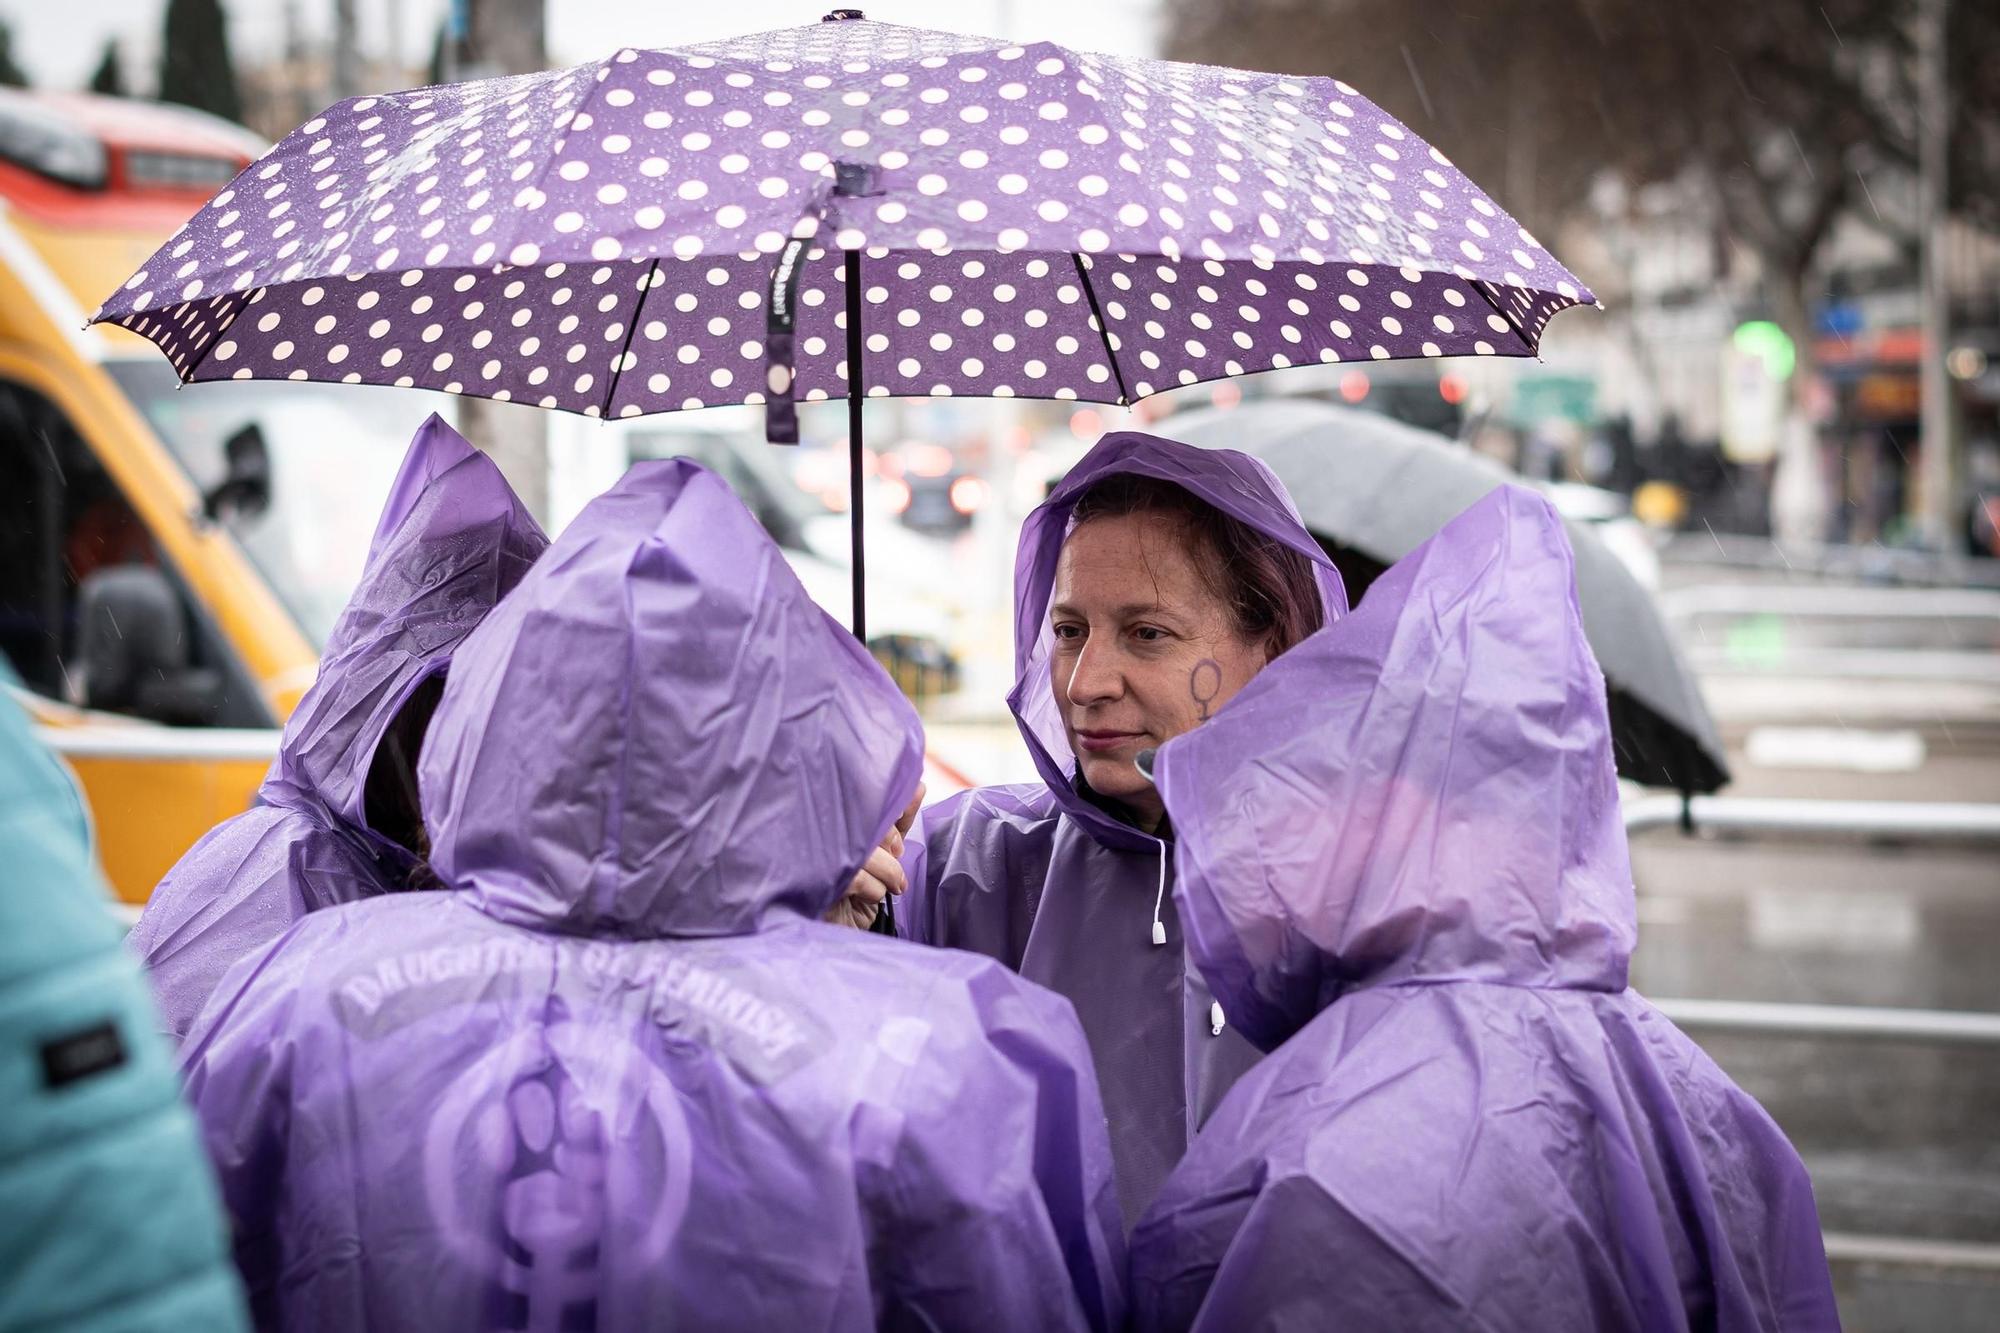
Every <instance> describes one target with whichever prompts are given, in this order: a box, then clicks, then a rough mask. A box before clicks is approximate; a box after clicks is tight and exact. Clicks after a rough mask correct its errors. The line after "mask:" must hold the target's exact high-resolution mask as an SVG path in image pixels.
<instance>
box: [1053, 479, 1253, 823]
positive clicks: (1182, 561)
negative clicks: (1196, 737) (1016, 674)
mask: <svg viewBox="0 0 2000 1333" xmlns="http://www.w3.org/2000/svg"><path fill="white" fill-rule="evenodd" d="M1195 558H1196V555H1195V553H1192V552H1190V551H1189V550H1188V549H1187V543H1186V541H1185V540H1184V538H1183V535H1182V529H1181V525H1180V524H1179V523H1178V522H1177V521H1176V520H1174V519H1173V518H1171V517H1168V516H1166V515H1163V514H1157V513H1148V512H1140V513H1137V514H1127V515H1120V516H1117V517H1105V518H1095V519H1091V520H1089V521H1088V522H1085V523H1083V524H1080V525H1079V526H1078V527H1077V528H1076V529H1075V531H1073V532H1071V533H1070V535H1069V540H1068V541H1066V542H1065V543H1063V549H1062V556H1061V558H1060V560H1059V561H1058V563H1057V565H1056V582H1055V595H1054V598H1053V599H1052V601H1051V603H1050V606H1049V623H1050V626H1051V628H1052V629H1053V630H1054V632H1055V646H1054V652H1053V656H1052V658H1051V661H1050V669H1049V683H1050V686H1051V687H1052V688H1053V689H1054V691H1055V700H1056V708H1057V709H1058V710H1059V711H1060V712H1061V714H1062V719H1063V730H1064V731H1065V733H1066V734H1067V735H1068V737H1069V745H1070V749H1071V750H1072V751H1073V752H1074V753H1075V755H1076V762H1077V768H1078V771H1079V772H1081V773H1082V774H1083V777H1084V780H1085V781H1087V782H1088V783H1089V784H1090V786H1091V788H1092V789H1093V790H1094V791H1096V792H1098V793H1100V794H1101V795H1104V796H1109V797H1112V798H1113V799H1115V800H1118V801H1121V802H1123V803H1124V804H1125V805H1126V806H1128V807H1129V808H1130V809H1131V810H1132V812H1133V814H1134V815H1135V816H1137V817H1138V819H1139V822H1140V823H1141V825H1142V826H1143V827H1145V828H1147V829H1148V830H1151V829H1153V828H1157V827H1158V826H1159V822H1160V818H1161V815H1162V807H1161V805H1160V798H1159V793H1157V792H1156V791H1154V790H1153V784H1152V783H1150V782H1148V781H1147V780H1146V778H1145V776H1144V775H1143V774H1142V773H1140V772H1139V770H1138V767H1137V766H1136V764H1135V762H1134V761H1135V760H1136V759H1137V757H1138V755H1139V752H1140V751H1142V750H1150V749H1153V748H1155V747H1157V746H1159V745H1161V744H1163V743H1164V742H1166V741H1168V740H1170V739H1172V738H1173V737H1175V736H1178V735H1180V734H1181V733H1182V732H1184V731H1187V730H1189V729H1190V728H1192V727H1195V726H1198V725H1200V724H1201V723H1203V722H1206V721H1207V720H1208V719H1209V718H1210V717H1211V716H1213V714H1214V713H1215V710H1216V709H1218V708H1220V707H1222V705H1224V704H1225V703H1228V702H1229V700H1230V699H1231V698H1232V697H1234V696H1235V694H1236V692H1237V691H1238V690H1240V689H1242V688H1243V686H1244V685H1245V684H1246V683H1247V682H1248V681H1249V680H1250V678H1251V677H1252V676H1254V675H1256V674H1257V672H1259V671H1260V670H1262V669H1263V667H1264V664H1265V662H1266V661H1267V654H1266V652H1265V645H1264V644H1263V642H1261V641H1252V640H1249V639H1245V638H1244V637H1243V636H1242V635H1241V634H1240V633H1239V632H1238V631H1237V629H1236V625H1235V622H1234V620H1233V619H1232V617H1231V616H1230V613H1229V607H1228V605H1227V604H1226V603H1225V602H1224V601H1223V600H1222V599H1221V598H1220V597H1218V596H1216V595H1215V593H1214V592H1212V591H1210V589H1209V586H1208V584H1207V583H1206V582H1205V581H1204V580H1203V578H1202V576H1201V574H1200V572H1199V570H1198V569H1197V568H1196V566H1195Z"/></svg>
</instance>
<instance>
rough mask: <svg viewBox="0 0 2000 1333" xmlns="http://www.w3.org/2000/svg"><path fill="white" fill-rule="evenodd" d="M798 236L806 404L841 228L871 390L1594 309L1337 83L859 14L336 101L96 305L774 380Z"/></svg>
mask: <svg viewBox="0 0 2000 1333" xmlns="http://www.w3.org/2000/svg"><path fill="white" fill-rule="evenodd" d="M837 166H852V167H859V168H863V169H864V173H856V176H857V178H858V179H862V180H863V181H864V182H865V189H864V192H863V193H860V194H858V195H850V194H843V193H837V192H836V190H835V182H836V179H837V176H838V174H839V173H838V172H837V171H836V167H837ZM792 237H810V238H811V240H812V248H811V249H809V250H808V251H807V252H806V256H805V259H804V262H803V266H802V268H801V270H800V275H799V280H798V289H797V290H798V302H797V323H796V326H795V330H794V333H795V337H794V353H793V354H794V359H795V366H796V379H795V381H794V384H793V386H792V392H793V393H795V394H796V395H797V396H798V397H800V398H804V399H808V400H810V399H815V398H823V397H838V396H843V395H845V394H846V392H847V375H848V367H847V364H846V361H847V350H846V329H845V324H846V315H845V280H844V276H845V275H844V272H843V266H842V258H843V254H844V253H845V252H847V251H861V252H862V260H861V279H862V289H863V290H862V311H863V319H862V333H863V335H864V350H863V367H862V382H863V385H864V387H865V389H866V391H867V392H869V393H871V394H895V395H931V394H977V395H994V396H1003V397H1004V396H1021V397H1037V398H1079V399H1088V400H1092V401H1099V402H1119V401H1130V400H1132V399H1135V398H1139V397H1144V396H1145V395H1147V394H1150V393H1156V392H1159V391H1161V390H1163V389H1169V388H1173V387H1176V386H1179V385H1182V384H1191V383H1196V382H1199V381H1202V380H1208V379H1214V378H1218V377H1221V376H1230V375H1241V374H1247V373H1251V372H1255V371H1262V370H1269V369H1273V368H1281V367H1284V366H1289V365H1298V364H1302V363H1308V362H1321V361H1354V360H1368V359H1371V358H1386V357H1416V356H1459V355H1523V354H1530V353H1532V352H1533V351H1534V348H1535V346H1536V343H1537V342H1538V340H1539V338H1540V336H1541V333H1542V330H1543V328H1544V327H1545V326H1546V324H1547V323H1548V320H1549V319H1550V317H1551V316H1553V315H1554V314H1555V313H1556V312H1557V311H1559V310H1562V309H1564V308H1566V307H1567V306H1570V305H1573V304H1576V303H1578V302H1580V301H1589V300H1591V299H1592V298H1591V296H1590V294H1589V293H1588V292H1587V291H1585V290H1583V288H1582V287H1581V285H1580V284H1578V283H1577V281H1576V279H1575V278H1574V277H1573V276H1571V275H1570V273H1569V272H1568V271H1567V270H1565V269H1564V268H1562V266H1561V265H1559V264H1558V263H1556V261H1555V260H1554V259H1553V258H1552V257H1551V256H1550V255H1549V254H1548V253H1547V252H1546V251H1545V250H1543V249H1542V247H1541V246H1540V245H1539V244H1537V243H1536V241H1535V240H1534V239H1533V238H1532V237H1530V236H1529V235H1528V234H1527V233H1526V232H1524V231H1523V230H1522V229H1521V228H1520V227H1519V226H1517V225H1516V224H1515V223H1514V221H1513V220H1512V219H1511V218H1509V217H1508V216H1507V215H1506V214H1505V213H1504V212H1502V211H1501V210H1500V209H1499V208H1498V207H1497V206H1495V205H1494V204H1493V203H1492V201H1491V200H1489V199H1488V198H1487V197H1486V196H1485V195H1484V194H1482V193H1481V192H1480V191H1479V190H1478V189H1477V188H1476V187H1475V186H1473V185H1472V183H1471V182H1470V181H1468V180H1467V179H1466V178H1465V177H1464V176H1463V175H1462V174H1461V173H1460V172H1459V171H1458V170H1457V169H1456V168H1455V167H1453V166H1452V165H1451V164H1450V163H1449V162H1448V161H1446V160H1445V158H1444V157H1443V156H1442V155H1441V154H1439V153H1437V152H1436V151H1434V150H1433V149H1431V148H1429V147H1428V146H1427V145H1425V144H1424V143H1423V142H1422V141H1421V140H1419V139H1418V138H1417V137H1416V136H1415V135H1413V134H1411V133H1410V132H1409V131H1408V130H1407V129H1405V128H1404V127H1403V126H1402V125H1400V124H1398V123H1397V122H1396V121H1395V120H1393V119H1391V118H1390V117H1388V116H1386V115H1385V114H1384V113H1383V112H1382V111H1381V110H1380V109H1378V108H1377V107H1376V106H1375V105H1374V104H1373V103H1371V102H1369V101H1367V100H1366V99H1365V98H1363V97H1361V96H1360V95H1359V94H1358V93H1356V92H1355V91H1354V90H1353V89H1351V88H1349V87H1347V86H1346V85H1345V84H1341V83H1338V82H1335V81H1332V80H1328V79H1291V78H1281V77H1277V76H1272V75H1261V74H1249V73H1244V72H1241V71H1235V70H1223V69H1214V68H1209V67H1205V66H1196V65H1178V64H1171V63H1168V62H1163V61H1145V60H1121V59H1111V58H1107V57H1102V56H1092V55H1084V54H1079V53H1076V52H1071V51H1068V50H1065V49H1064V48H1061V47H1057V46H1052V45H1035V46H1026V47H1021V46H1007V45H1003V44H1000V43H997V42H992V41H988V40H985V39H980V38H971V37H961V36H957V35H954V34H948V33H936V32H929V31H925V30H921V29H913V28H903V27H896V26H892V25H888V24H880V23H871V22H866V21H853V22H838V23H823V24H813V25H809V26H806V27H802V28H794V29H786V30H782V31H778V32H771V33H762V34H757V35H754V36H749V37H743V38H739V39H735V40H733V41H729V42H720V43H712V44H709V45H706V46H698V47H689V48H685V49H682V50H677V51H630V50H628V51H622V52H620V53H618V54H617V55H616V56H614V57H613V58H611V59H609V60H606V61H603V62H600V63H597V64H592V65H584V66H579V67H577V68H575V69H569V70H558V71H551V72H549V73H545V74H537V75H529V76H523V77H518V78H506V79H495V80H487V81H482V82H478V83H469V84H458V85H451V86H446V87H440V88H425V89H419V90H416V91H413V92H408V93H399V94H395V95H392V96H387V97H367V98H360V99H356V100H350V101H347V102H343V103H340V104H339V105H337V106H335V107H333V108H332V109H330V110H329V111H328V112H326V114H324V115H322V116H320V117H317V118H315V119H314V120H312V121H309V122H308V123H307V124H305V125H303V126H301V127H300V128H299V129H297V130H295V131H293V132H292V133H291V134H290V135H288V136H287V137H286V138H285V139H284V141H283V142H282V143H280V144H278V145H277V146H276V147H275V148H274V149H272V150H271V152H270V153H269V154H267V155H266V156H265V158H263V159H262V160H260V161H259V162H257V163H255V164H253V165H252V166H251V167H250V168H248V169H246V170H245V171H244V172H243V173H242V175H240V176H239V177H238V178H237V179H236V180H235V181H234V182H232V183H231V184H230V186H229V187H228V188H227V189H225V190H223V191H222V192H221V193H220V194H218V195H217V196H216V197H215V198H214V199H213V200H212V201H210V202H209V203H208V204H207V205H206V206H204V207H203V209H202V210H201V211H200V212H199V213H198V214H197V215H196V216H195V217H194V218H193V219H192V220H191V221H190V222H189V223H188V224H187V226H186V227H184V228H183V229H182V230H181V232H180V233H179V234H178V235H177V236H176V237H175V238H174V239H173V240H172V241H170V242H169V243H168V244H167V245H166V246H165V247H163V248H162V249H161V250H160V252H159V253H158V254H156V255H155V256H154V257H153V258H152V259H151V260H150V261H148V263H147V264H146V266H145V268H144V269H142V270H141V271H140V272H138V273H137V274H135V275H134V276H133V277H132V279H131V280H130V281H129V282H127V284H126V285H125V287H124V288H123V289H121V290H120V291H119V292H117V293H116V294H115V295H114V296H113V297H112V299H111V300H110V301H108V302H107V303H106V304H105V306H104V307H103V309H102V310H100V311H99V313H98V318H99V319H106V320H111V321H113V322H116V323H119V324H123V325H125V326H127V327H129V328H132V329H134V330H136V331H138V332H139V333H141V334H143V335H145V336H146V337H148V338H150V339H152V340H153V341H154V342H155V343H157V344H158V345H159V346H160V348H161V350H162V351H163V352H165V353H166V355H167V356H168V357H169V358H170V359H171V360H172V362H173V364H174V367H175V368H176V370H177V371H178V372H179V373H180V374H181V376H182V377H183V378H184V379H193V380H212V379H228V378H232V377H234V378H260V379H270V378H287V377H289V378H294V379H314V380H335V381H341V380H345V381H349V382H367V383H391V384H404V385H416V386H421V387H424V388H436V389H444V390H446V391H448V392H456V393H471V394H480V395H484V396H488V397H494V398H505V399H513V400H516V401H525V402H532V403H537V404H540V405H542V406H545V407H554V408H563V409H567V410H570V411H578V412H587V413H595V414H606V415H615V416H631V415H637V414H641V413H650V412H663V411H673V410H677V409H681V408H689V407H700V406H707V405H713V404H721V403H742V402H759V401H762V399H763V397H764V394H765V392H766V385H767V368H766V366H765V364H764V336H765V329H766V319H767V312H766V310H765V308H764V306H765V303H766V301H767V299H768V295H767V294H768V290H769V286H770V281H771V272H772V267H773V263H774V256H775V255H776V254H777V252H778V251H779V250H780V249H781V248H783V246H784V244H785V242H786V241H787V239H789V238H792Z"/></svg>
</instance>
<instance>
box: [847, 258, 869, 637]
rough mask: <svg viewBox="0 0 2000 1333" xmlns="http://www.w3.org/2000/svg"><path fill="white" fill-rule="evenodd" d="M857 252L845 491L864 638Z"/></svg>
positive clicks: (858, 624)
mask: <svg viewBox="0 0 2000 1333" xmlns="http://www.w3.org/2000/svg"><path fill="white" fill-rule="evenodd" d="M862 393H863V388H862V383H861V252H860V251H858V250H849V251H848V252H847V495H848V504H849V505H851V506H852V508H851V509H850V510H849V511H848V512H849V516H850V518H851V519H852V524H851V528H850V534H849V535H850V540H851V542H852V545H853V553H854V637H855V638H857V639H859V640H861V642H863V643H864V644H865V643H867V642H868V579H867V574H866V567H865V565H864V563H863V556H864V551H863V547H864V546H865V545H866V542H864V541H863V539H862V531H863V528H862V522H861V518H862V512H861V508H862V499H861V471H862V469H861V447H862V446H861V398H862Z"/></svg>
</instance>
